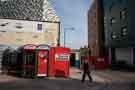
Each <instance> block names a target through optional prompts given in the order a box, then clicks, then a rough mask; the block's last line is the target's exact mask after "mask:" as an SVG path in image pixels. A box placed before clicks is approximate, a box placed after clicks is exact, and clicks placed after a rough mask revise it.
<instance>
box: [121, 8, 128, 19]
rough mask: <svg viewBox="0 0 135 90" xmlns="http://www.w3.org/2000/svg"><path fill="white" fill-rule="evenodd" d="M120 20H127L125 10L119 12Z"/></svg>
mask: <svg viewBox="0 0 135 90" xmlns="http://www.w3.org/2000/svg"><path fill="white" fill-rule="evenodd" d="M120 18H121V19H123V20H124V19H126V18H127V9H126V8H125V9H123V10H122V11H121V12H120Z"/></svg>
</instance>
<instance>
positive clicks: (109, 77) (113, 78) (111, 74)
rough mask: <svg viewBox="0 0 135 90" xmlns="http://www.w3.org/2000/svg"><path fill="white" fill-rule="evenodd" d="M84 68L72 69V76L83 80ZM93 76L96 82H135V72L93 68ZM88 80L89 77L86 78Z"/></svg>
mask: <svg viewBox="0 0 135 90" xmlns="http://www.w3.org/2000/svg"><path fill="white" fill-rule="evenodd" d="M82 73H83V72H82V70H80V69H77V68H71V69H70V78H73V79H77V80H81V78H82ZM91 76H92V78H93V81H94V82H100V83H115V82H135V72H127V71H119V70H111V69H106V70H93V71H92V72H91ZM86 80H88V77H87V78H86Z"/></svg>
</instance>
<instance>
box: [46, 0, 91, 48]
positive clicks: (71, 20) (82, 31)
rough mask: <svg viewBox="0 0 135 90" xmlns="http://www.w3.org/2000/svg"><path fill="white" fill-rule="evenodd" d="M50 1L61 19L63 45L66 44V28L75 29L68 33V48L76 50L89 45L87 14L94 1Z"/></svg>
mask: <svg viewBox="0 0 135 90" xmlns="http://www.w3.org/2000/svg"><path fill="white" fill-rule="evenodd" d="M48 1H49V2H50V3H51V5H52V6H53V8H54V9H55V11H56V13H57V15H58V16H59V18H60V22H61V44H62V45H63V44H64V31H63V30H64V28H72V27H73V28H74V30H73V31H66V46H67V47H70V48H74V49H76V48H80V47H81V46H84V45H87V37H88V36H87V12H88V9H89V7H90V5H91V3H92V2H93V0H48ZM66 30H68V29H66Z"/></svg>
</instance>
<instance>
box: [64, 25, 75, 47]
mask: <svg viewBox="0 0 135 90" xmlns="http://www.w3.org/2000/svg"><path fill="white" fill-rule="evenodd" d="M69 30H70V31H73V30H74V28H73V27H70V28H64V47H65V46H66V31H69Z"/></svg>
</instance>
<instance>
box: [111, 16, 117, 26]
mask: <svg viewBox="0 0 135 90" xmlns="http://www.w3.org/2000/svg"><path fill="white" fill-rule="evenodd" d="M110 21H111V25H112V24H114V23H116V19H115V18H114V17H112V18H111V20H110Z"/></svg>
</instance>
